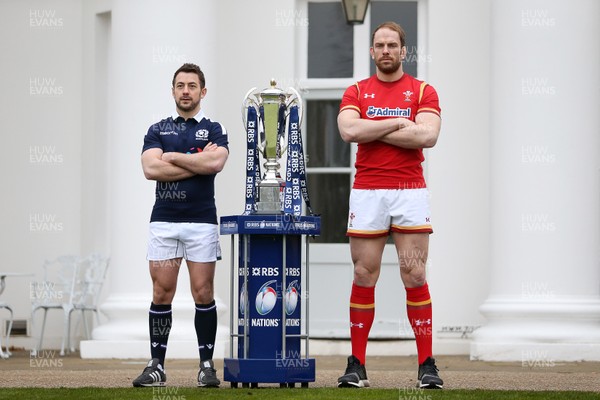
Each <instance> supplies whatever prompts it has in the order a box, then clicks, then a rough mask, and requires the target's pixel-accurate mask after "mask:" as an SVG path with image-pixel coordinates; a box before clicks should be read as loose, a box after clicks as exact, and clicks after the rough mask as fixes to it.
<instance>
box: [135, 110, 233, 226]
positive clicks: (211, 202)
mask: <svg viewBox="0 0 600 400" xmlns="http://www.w3.org/2000/svg"><path fill="white" fill-rule="evenodd" d="M209 142H211V143H215V144H217V145H218V146H221V147H225V148H226V149H228V150H229V148H228V146H227V145H228V141H227V131H226V130H225V128H224V127H223V126H222V125H221V124H220V123H218V122H212V121H211V120H210V119H208V118H206V117H205V115H204V113H203V112H202V111H200V112H199V113H198V114H196V115H195V116H194V118H190V119H188V120H187V121H186V120H184V118H183V117H180V116H177V115H173V116H171V117H168V118H166V119H163V120H162V121H160V122H158V123H156V124H154V125H152V126H151V127H150V128H149V129H148V133H147V134H146V136H145V137H144V147H143V149H142V153H143V152H144V151H146V150H148V149H152V148H159V149H162V151H163V152H164V153H166V152H172V151H174V152H179V153H197V152H199V151H201V150H202V149H204V147H205V146H206V145H207V144H208V143H209ZM215 176H216V174H211V175H194V176H192V177H190V178H187V179H182V180H180V181H173V182H158V181H157V182H156V190H155V193H156V201H155V203H154V207H153V208H152V215H151V216H150V222H154V221H161V222H202V223H209V224H217V208H216V206H215Z"/></svg>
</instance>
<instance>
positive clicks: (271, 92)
mask: <svg viewBox="0 0 600 400" xmlns="http://www.w3.org/2000/svg"><path fill="white" fill-rule="evenodd" d="M270 84H271V87H270V88H268V89H263V90H262V91H261V92H260V97H261V99H263V100H267V99H269V100H272V99H274V98H279V99H280V101H285V98H286V95H285V92H284V91H283V90H281V89H280V88H278V87H277V82H276V81H275V79H271V81H270Z"/></svg>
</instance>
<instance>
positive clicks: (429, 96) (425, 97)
mask: <svg viewBox="0 0 600 400" xmlns="http://www.w3.org/2000/svg"><path fill="white" fill-rule="evenodd" d="M420 89H421V90H420V93H419V108H418V109H417V114H418V113H421V112H430V113H434V114H437V115H439V116H441V113H442V110H441V109H440V101H439V98H438V94H437V92H436V91H435V89H434V88H433V86H431V85H428V84H427V83H425V82H423V83H422V84H421V88H420Z"/></svg>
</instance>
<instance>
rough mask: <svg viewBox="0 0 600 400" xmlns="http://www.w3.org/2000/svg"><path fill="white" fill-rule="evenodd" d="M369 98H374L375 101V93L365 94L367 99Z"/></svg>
mask: <svg viewBox="0 0 600 400" xmlns="http://www.w3.org/2000/svg"><path fill="white" fill-rule="evenodd" d="M369 97H370V98H372V99H374V98H375V93H365V99H368V98H369Z"/></svg>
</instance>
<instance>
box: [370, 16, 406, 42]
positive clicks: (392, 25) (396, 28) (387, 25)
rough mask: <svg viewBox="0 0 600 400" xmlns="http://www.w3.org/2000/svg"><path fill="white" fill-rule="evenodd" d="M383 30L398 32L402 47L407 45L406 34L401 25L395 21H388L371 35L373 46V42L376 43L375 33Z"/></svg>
mask: <svg viewBox="0 0 600 400" xmlns="http://www.w3.org/2000/svg"><path fill="white" fill-rule="evenodd" d="M382 28H387V29H390V30H392V31H395V32H397V33H398V36H399V37H400V46H401V47H404V46H405V45H406V33H405V32H404V29H402V27H401V26H400V25H398V24H397V23H395V22H393V21H387V22H384V23H383V24H381V25H379V26H378V27H377V28H375V30H374V31H373V34H372V35H371V46H373V42H374V41H375V33H376V32H377V31H378V30H380V29H382Z"/></svg>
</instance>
